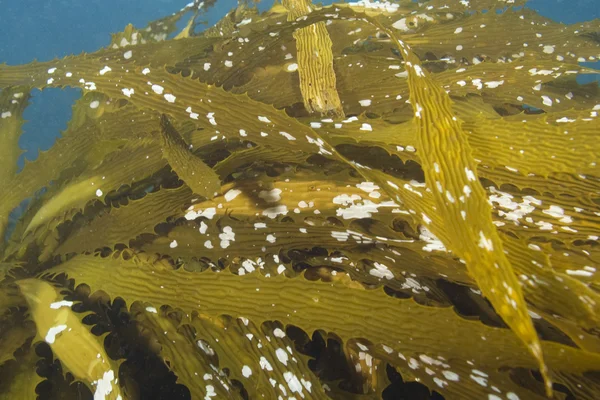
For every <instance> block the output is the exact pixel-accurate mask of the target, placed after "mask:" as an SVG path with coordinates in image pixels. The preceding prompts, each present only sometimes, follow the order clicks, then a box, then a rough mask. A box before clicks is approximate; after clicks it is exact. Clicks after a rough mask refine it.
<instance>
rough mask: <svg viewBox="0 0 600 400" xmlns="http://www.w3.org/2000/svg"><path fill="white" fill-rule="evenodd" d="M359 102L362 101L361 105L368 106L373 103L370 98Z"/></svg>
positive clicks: (360, 101)
mask: <svg viewBox="0 0 600 400" xmlns="http://www.w3.org/2000/svg"><path fill="white" fill-rule="evenodd" d="M358 102H359V103H360V105H361V106H362V107H368V106H370V105H371V100H369V99H366V100H359V101H358Z"/></svg>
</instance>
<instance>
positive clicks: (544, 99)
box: [542, 96, 552, 107]
mask: <svg viewBox="0 0 600 400" xmlns="http://www.w3.org/2000/svg"><path fill="white" fill-rule="evenodd" d="M542 103H543V104H544V105H545V106H548V107H551V106H552V99H551V98H550V97H548V96H542Z"/></svg>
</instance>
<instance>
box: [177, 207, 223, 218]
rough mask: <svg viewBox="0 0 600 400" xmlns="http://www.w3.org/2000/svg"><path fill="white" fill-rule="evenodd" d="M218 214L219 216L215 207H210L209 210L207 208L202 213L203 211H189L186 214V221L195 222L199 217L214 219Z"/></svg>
mask: <svg viewBox="0 0 600 400" xmlns="http://www.w3.org/2000/svg"><path fill="white" fill-rule="evenodd" d="M216 214H217V209H216V208H215V207H209V208H207V209H206V210H204V211H202V210H198V211H194V210H189V211H188V212H187V213H186V214H185V219H187V220H188V221H192V220H195V219H196V218H198V217H206V218H208V219H213V217H214V216H215V215H216Z"/></svg>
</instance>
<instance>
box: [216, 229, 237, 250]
mask: <svg viewBox="0 0 600 400" xmlns="http://www.w3.org/2000/svg"><path fill="white" fill-rule="evenodd" d="M219 239H221V248H223V249H226V248H227V247H229V244H230V243H231V242H233V241H235V233H234V232H233V229H232V228H231V227H230V226H225V227H223V233H220V234H219Z"/></svg>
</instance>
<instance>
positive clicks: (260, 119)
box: [258, 115, 271, 123]
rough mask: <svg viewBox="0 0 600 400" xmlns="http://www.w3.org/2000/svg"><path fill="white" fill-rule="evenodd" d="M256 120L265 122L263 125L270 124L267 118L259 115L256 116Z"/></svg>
mask: <svg viewBox="0 0 600 400" xmlns="http://www.w3.org/2000/svg"><path fill="white" fill-rule="evenodd" d="M258 120H259V121H260V122H265V123H270V122H271V120H270V119H269V118H267V117H263V116H261V115H259V116H258Z"/></svg>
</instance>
